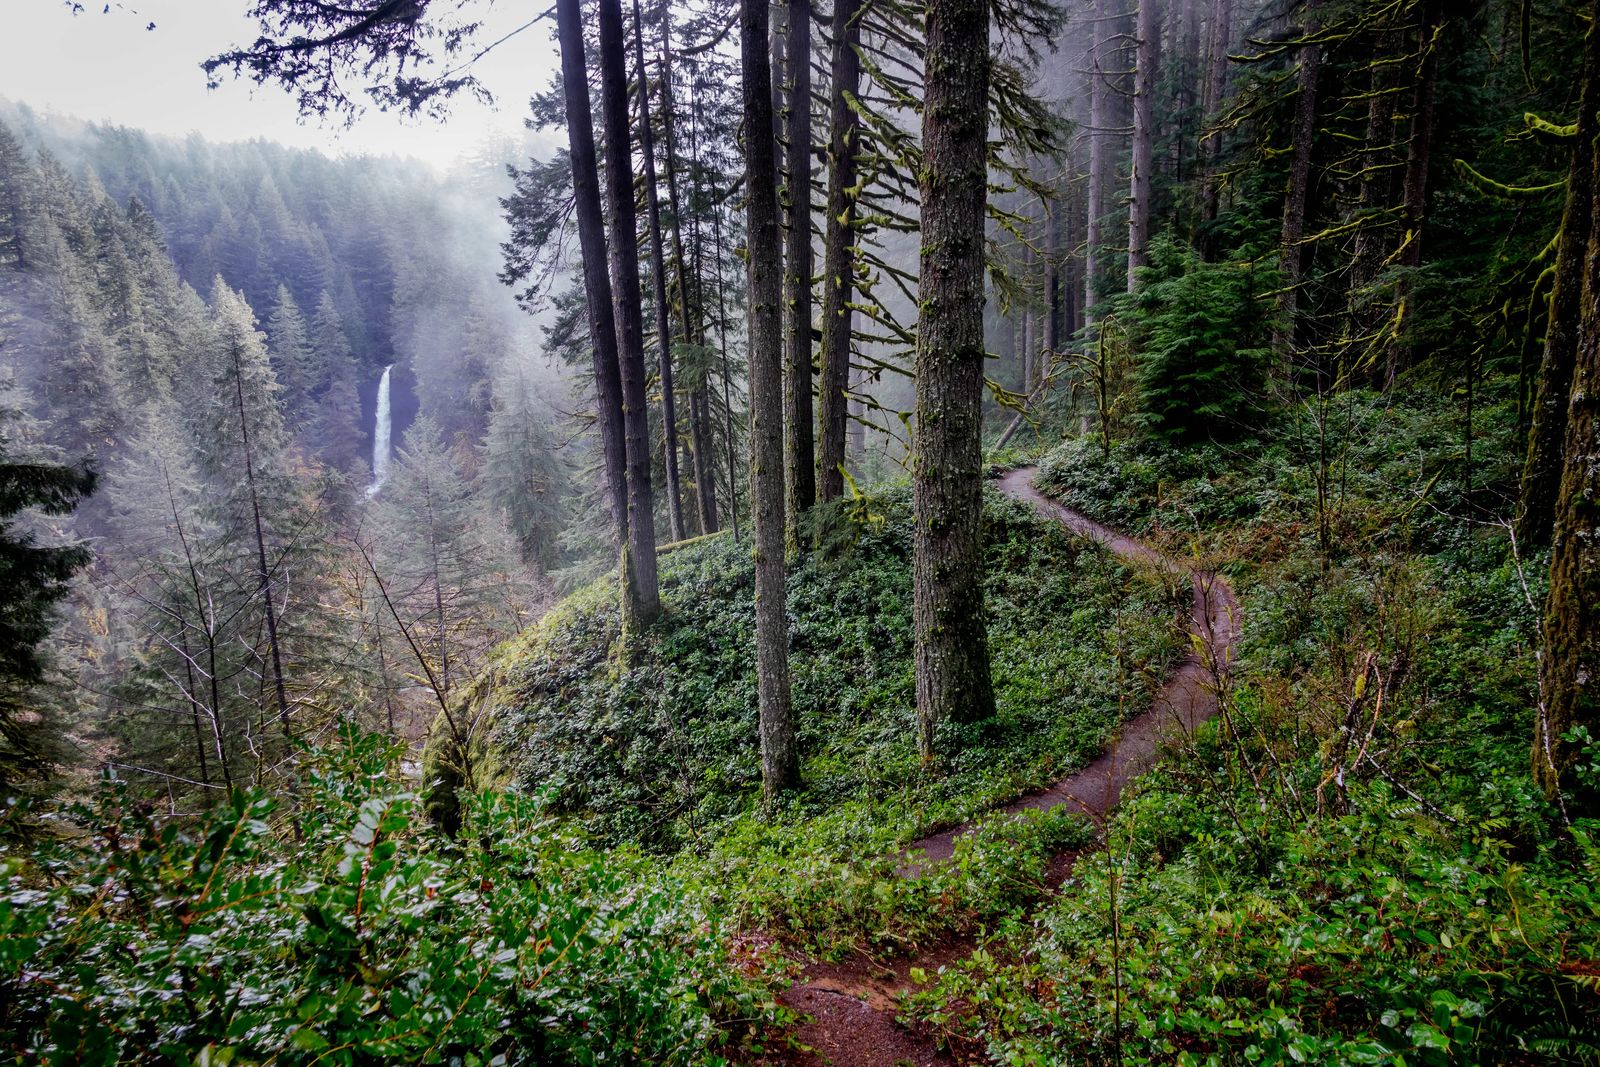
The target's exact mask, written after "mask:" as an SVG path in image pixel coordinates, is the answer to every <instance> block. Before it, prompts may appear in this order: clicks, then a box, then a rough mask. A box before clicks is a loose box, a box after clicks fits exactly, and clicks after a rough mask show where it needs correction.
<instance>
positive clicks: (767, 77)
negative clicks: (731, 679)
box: [739, 0, 800, 803]
mask: <svg viewBox="0 0 1600 1067" xmlns="http://www.w3.org/2000/svg"><path fill="white" fill-rule="evenodd" d="M767 6H768V0H742V18H741V19H740V22H739V46H740V49H739V50H740V60H741V63H742V66H743V71H744V129H745V211H746V218H747V236H746V242H745V243H746V248H747V250H748V254H749V258H748V264H749V266H748V269H749V284H750V300H749V305H750V310H749V315H750V320H749V321H750V327H749V346H750V494H751V502H750V510H751V513H752V517H753V518H754V522H755V558H756V682H757V685H756V688H757V695H758V700H759V704H760V709H759V710H760V727H759V728H760V735H761V792H762V796H763V797H764V798H765V800H766V801H767V802H768V803H771V802H772V800H773V799H775V798H776V797H777V795H778V794H779V793H780V792H782V791H783V790H785V789H789V788H792V787H794V786H796V785H798V784H799V782H800V758H799V751H798V749H797V747H796V743H795V724H794V709H793V707H792V705H791V704H790V701H789V621H788V614H787V611H786V597H787V589H786V585H787V581H786V575H785V574H784V522H783V514H784V477H783V463H784V454H783V344H782V340H783V339H782V336H781V334H780V331H781V328H782V318H783V316H782V309H781V308H780V306H779V301H780V299H781V296H782V287H783V279H782V274H783V264H782V262H781V260H780V246H779V243H778V242H779V226H778V165H777V158H776V149H775V146H774V144H773V136H772V124H773V116H772V64H771V59H770V56H769V53H768V51H767V49H768V42H767V31H768V14H767Z"/></svg>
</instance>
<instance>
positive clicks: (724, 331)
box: [711, 204, 739, 541]
mask: <svg viewBox="0 0 1600 1067" xmlns="http://www.w3.org/2000/svg"><path fill="white" fill-rule="evenodd" d="M711 238H712V241H713V242H714V244H715V246H716V247H715V248H714V249H713V252H714V254H715V256H716V264H717V278H716V281H717V352H718V355H719V356H720V357H721V362H722V417H723V436H725V437H726V438H727V439H728V440H727V445H728V522H729V524H730V525H731V526H732V527H733V539H734V540H735V541H737V540H739V478H738V474H739V470H738V460H737V459H736V458H735V455H734V449H735V445H736V441H737V438H736V437H735V435H734V432H733V368H732V364H731V363H730V361H729V360H728V300H727V296H726V291H725V290H724V288H723V279H722V261H723V257H724V252H723V248H722V205H721V204H718V205H717V208H716V213H715V214H713V215H712V216H711Z"/></svg>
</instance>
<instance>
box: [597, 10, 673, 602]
mask: <svg viewBox="0 0 1600 1067" xmlns="http://www.w3.org/2000/svg"><path fill="white" fill-rule="evenodd" d="M598 13H599V20H598V21H599V23H600V34H599V37H600V41H599V44H600V57H599V58H600V114H601V116H602V119H603V121H604V123H605V143H606V214H607V215H608V216H609V221H610V224H611V225H610V230H611V233H610V237H611V240H610V242H609V245H608V246H607V247H608V251H609V253H610V254H609V257H608V258H609V261H610V266H611V296H612V302H613V303H614V305H615V306H616V326H617V367H618V370H619V371H620V377H621V379H622V427H623V444H624V451H625V453H626V455H627V462H628V549H627V552H626V553H625V554H624V556H623V567H624V570H625V571H627V572H629V573H631V574H632V576H633V580H632V582H631V583H630V585H629V592H630V593H631V596H630V597H628V598H627V600H628V601H629V602H627V603H625V604H624V628H625V629H631V628H632V627H635V626H647V625H649V624H650V623H651V622H653V621H655V618H656V616H657V615H659V614H660V613H661V591H660V587H659V584H658V581H657V577H656V524H655V499H654V494H653V491H652V489H651V486H650V422H649V417H648V414H647V406H648V401H647V399H646V393H645V363H644V313H643V310H642V307H641V300H640V295H639V236H638V228H637V227H638V219H637V217H636V215H635V210H634V200H633V146H632V143H631V138H630V137H629V136H628V76H627V69H626V64H625V62H624V60H623V56H624V54H625V51H624V42H623V34H622V0H599V4H598Z"/></svg>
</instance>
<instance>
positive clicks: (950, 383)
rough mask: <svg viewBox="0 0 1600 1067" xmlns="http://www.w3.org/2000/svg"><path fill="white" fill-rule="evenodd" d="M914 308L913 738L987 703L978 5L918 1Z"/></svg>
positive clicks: (984, 709) (985, 90)
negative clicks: (923, 15) (918, 216)
mask: <svg viewBox="0 0 1600 1067" xmlns="http://www.w3.org/2000/svg"><path fill="white" fill-rule="evenodd" d="M927 34H928V60H927V99H926V102H925V103H924V105H923V112H922V115H923V118H922V145H923V152H924V156H925V160H924V166H923V172H922V176H921V194H922V230H923V233H922V264H921V273H920V277H921V288H920V292H919V297H920V303H921V306H922V317H921V321H920V322H919V324H918V330H917V357H916V386H917V409H916V410H917V427H916V435H915V437H914V438H913V448H912V460H911V462H912V475H911V476H912V492H913V511H914V515H915V519H916V522H915V534H914V535H913V537H914V540H913V549H914V553H915V560H914V572H913V578H914V582H913V584H914V603H913V615H914V620H915V626H916V671H917V748H918V751H919V752H920V753H921V754H922V759H923V762H924V763H931V762H932V761H933V760H934V759H935V757H936V738H937V731H938V728H939V727H940V725H941V724H944V723H951V724H961V723H972V722H980V721H982V720H985V719H988V718H991V717H992V716H993V715H994V709H995V704H994V686H993V683H992V682H991V680H990V678H989V641H988V630H987V626H986V623H985V619H984V607H983V583H984V576H983V550H982V517H983V481H982V479H983V471H982V458H983V448H982V441H981V435H982V431H983V413H982V401H983V367H984V359H985V350H984V343H983V303H984V294H983V272H984V202H985V197H986V193H987V188H988V172H987V160H988V99H989V97H988V94H989V64H990V59H989V9H988V4H987V3H986V2H985V0H928V5H927Z"/></svg>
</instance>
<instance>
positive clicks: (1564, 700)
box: [1533, 2, 1600, 817]
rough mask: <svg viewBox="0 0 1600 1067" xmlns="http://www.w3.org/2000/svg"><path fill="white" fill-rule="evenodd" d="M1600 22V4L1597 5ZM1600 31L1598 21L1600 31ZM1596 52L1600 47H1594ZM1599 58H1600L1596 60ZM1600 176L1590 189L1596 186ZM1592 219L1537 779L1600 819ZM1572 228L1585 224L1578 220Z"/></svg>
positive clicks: (1599, 403)
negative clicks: (1575, 770)
mask: <svg viewBox="0 0 1600 1067" xmlns="http://www.w3.org/2000/svg"><path fill="white" fill-rule="evenodd" d="M1590 7H1591V10H1592V11H1593V18H1594V19H1596V20H1600V2H1596V3H1594V4H1591V5H1590ZM1594 24H1595V23H1594V22H1593V21H1591V25H1594ZM1591 47H1592V42H1591ZM1591 54H1593V53H1592V52H1591ZM1585 77H1586V81H1585V85H1584V89H1583V92H1582V98H1583V100H1584V101H1585V102H1587V101H1591V100H1593V99H1595V97H1594V93H1593V86H1592V84H1591V83H1592V82H1593V81H1594V79H1595V77H1596V71H1595V69H1594V68H1593V67H1592V66H1591V68H1590V69H1589V70H1588V71H1587V72H1586V74H1585ZM1594 180H1595V179H1594V177H1593V175H1591V177H1590V181H1594ZM1597 209H1600V203H1594V202H1591V203H1590V204H1589V205H1588V207H1587V210H1588V211H1589V212H1590V219H1589V243H1588V249H1587V254H1586V258H1585V259H1584V266H1583V284H1584V287H1585V289H1584V293H1583V295H1582V297H1581V298H1580V307H1581V308H1582V312H1581V317H1580V321H1579V327H1578V348H1577V358H1576V361H1575V365H1574V367H1573V379H1572V391H1571V399H1570V401H1569V405H1568V408H1567V434H1566V443H1565V448H1564V461H1563V469H1562V476H1561V488H1560V490H1559V495H1558V496H1557V498H1556V509H1555V528H1554V535H1553V537H1552V540H1551V553H1550V597H1549V600H1548V601H1547V602H1546V605H1545V614H1544V626H1543V639H1544V641H1543V643H1544V653H1543V656H1542V657H1541V660H1540V669H1539V715H1538V718H1537V720H1536V721H1535V723H1534V741H1533V773H1534V778H1535V779H1536V780H1537V781H1538V782H1539V785H1540V786H1541V788H1543V789H1544V791H1545V794H1546V795H1547V796H1549V797H1552V798H1556V799H1562V798H1565V799H1566V800H1567V803H1566V805H1565V810H1566V812H1567V814H1568V815H1569V816H1578V817H1584V816H1591V815H1595V814H1597V813H1600V789H1597V788H1596V786H1595V783H1593V782H1589V783H1586V784H1580V783H1577V782H1574V781H1573V780H1572V777H1573V776H1572V775H1570V773H1569V772H1570V771H1571V770H1572V767H1573V764H1574V763H1575V762H1577V760H1578V759H1579V757H1580V756H1581V755H1582V746H1581V745H1580V744H1574V743H1572V742H1569V741H1567V740H1566V736H1567V734H1568V732H1569V731H1571V730H1572V729H1574V728H1575V727H1584V728H1586V729H1587V730H1588V731H1589V735H1590V737H1591V738H1596V737H1600V506H1597V503H1596V502H1597V501H1600V240H1597V239H1596V238H1597V235H1600V224H1597V220H1596V217H1595V215H1594V212H1595V211H1596V210H1597ZM1569 221H1574V222H1575V221H1576V220H1575V219H1570V218H1569Z"/></svg>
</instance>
